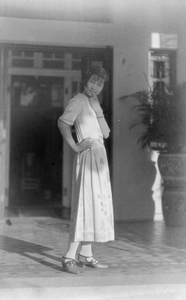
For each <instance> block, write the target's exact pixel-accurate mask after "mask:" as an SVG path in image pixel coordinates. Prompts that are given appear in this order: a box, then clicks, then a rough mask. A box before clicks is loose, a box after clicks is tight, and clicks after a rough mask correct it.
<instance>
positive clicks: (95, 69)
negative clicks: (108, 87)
mask: <svg viewBox="0 0 186 300" xmlns="http://www.w3.org/2000/svg"><path fill="white" fill-rule="evenodd" d="M92 75H97V76H98V77H99V78H102V79H103V80H104V82H105V83H107V82H108V80H109V76H108V73H107V71H106V70H105V69H104V68H103V67H101V66H98V65H95V66H91V67H90V68H88V69H87V70H86V72H85V73H84V75H83V85H84V86H86V85H87V82H88V81H89V79H90V77H91V76H92Z"/></svg>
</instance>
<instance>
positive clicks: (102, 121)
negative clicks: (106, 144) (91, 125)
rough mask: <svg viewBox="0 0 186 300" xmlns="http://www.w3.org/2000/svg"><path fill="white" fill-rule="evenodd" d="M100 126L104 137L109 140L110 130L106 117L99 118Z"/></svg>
mask: <svg viewBox="0 0 186 300" xmlns="http://www.w3.org/2000/svg"><path fill="white" fill-rule="evenodd" d="M97 119H98V122H99V126H100V128H101V131H102V134H103V137H104V138H105V139H107V138H108V137H109V135H110V128H109V127H108V124H107V121H106V120H105V118H104V116H101V117H97Z"/></svg>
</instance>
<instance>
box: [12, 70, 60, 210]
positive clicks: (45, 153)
mask: <svg viewBox="0 0 186 300" xmlns="http://www.w3.org/2000/svg"><path fill="white" fill-rule="evenodd" d="M63 102H64V78H63V77H61V78H58V77H44V76H39V77H35V76H18V75H13V76H12V77H11V129H10V141H11V144H10V146H11V147H10V205H20V204H21V205H28V204H32V205H36V204H42V203H43V202H44V203H45V204H46V202H47V201H48V202H50V201H51V200H52V201H54V202H58V201H61V185H62V184H61V183H62V142H61V136H60V133H59V130H58V128H57V119H58V118H59V116H60V115H61V111H62V105H63Z"/></svg>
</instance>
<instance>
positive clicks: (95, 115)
mask: <svg viewBox="0 0 186 300" xmlns="http://www.w3.org/2000/svg"><path fill="white" fill-rule="evenodd" d="M107 80H108V74H107V72H106V71H105V69H104V68H102V67H99V66H96V67H92V68H91V69H89V70H87V72H86V74H85V76H84V80H83V83H84V91H83V93H79V94H77V95H76V96H75V97H73V98H72V99H71V100H70V102H69V104H68V106H67V108H66V109H65V111H64V113H63V115H62V116H61V117H60V118H59V120H58V126H59V129H60V132H61V134H62V136H63V138H64V139H65V140H66V142H67V143H68V144H69V146H70V147H71V148H72V149H73V150H74V151H75V152H76V153H77V154H76V156H75V159H74V167H73V175H72V207H71V224H70V239H69V248H68V250H67V252H66V253H65V255H64V256H63V257H62V269H63V270H64V271H67V272H69V273H74V274H77V273H78V267H77V266H84V265H86V266H88V267H92V268H105V267H108V266H107V265H103V264H101V263H99V262H98V261H97V259H96V258H95V257H94V256H93V254H92V244H91V243H92V242H107V241H111V240H114V221H113V205H112V193H111V186H110V176H109V169H108V162H107V155H106V151H105V147H104V142H103V139H104V138H108V137H109V133H110V129H109V127H108V125H107V122H106V120H105V118H104V114H103V110H102V108H101V106H100V104H99V101H98V99H97V96H98V95H99V94H100V93H101V92H102V90H103V87H104V84H105V83H106V82H107ZM72 125H74V126H75V131H76V136H77V139H78V144H76V142H75V141H74V139H73V137H72V134H71V126H72ZM80 243H81V249H80V252H79V254H78V263H76V252H77V249H78V247H79V244H80Z"/></svg>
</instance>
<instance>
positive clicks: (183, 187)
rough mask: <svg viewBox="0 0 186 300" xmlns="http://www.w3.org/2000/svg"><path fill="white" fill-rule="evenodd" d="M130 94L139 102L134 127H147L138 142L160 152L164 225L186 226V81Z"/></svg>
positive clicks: (144, 146)
mask: <svg viewBox="0 0 186 300" xmlns="http://www.w3.org/2000/svg"><path fill="white" fill-rule="evenodd" d="M131 96H133V97H135V98H136V99H137V100H138V101H139V103H138V104H137V106H135V109H137V112H138V115H139V119H138V121H137V122H135V123H133V124H132V126H131V128H133V127H135V126H137V125H139V124H140V125H141V124H142V125H143V126H144V131H143V132H142V134H141V136H140V137H139V139H138V141H137V142H138V143H140V145H141V147H142V149H144V148H146V147H149V148H150V149H153V150H157V151H158V152H159V157H158V166H159V170H160V174H161V176H162V178H163V187H164V189H163V196H162V211H163V216H164V220H165V224H166V225H167V226H175V227H182V226H186V84H185V83H184V84H182V85H181V86H178V87H177V88H176V89H175V90H174V91H169V90H168V89H166V88H163V89H162V90H156V89H154V90H151V89H148V90H143V91H140V92H137V93H135V94H133V95H130V97H131ZM127 97H129V96H127ZM122 98H124V97H122Z"/></svg>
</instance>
